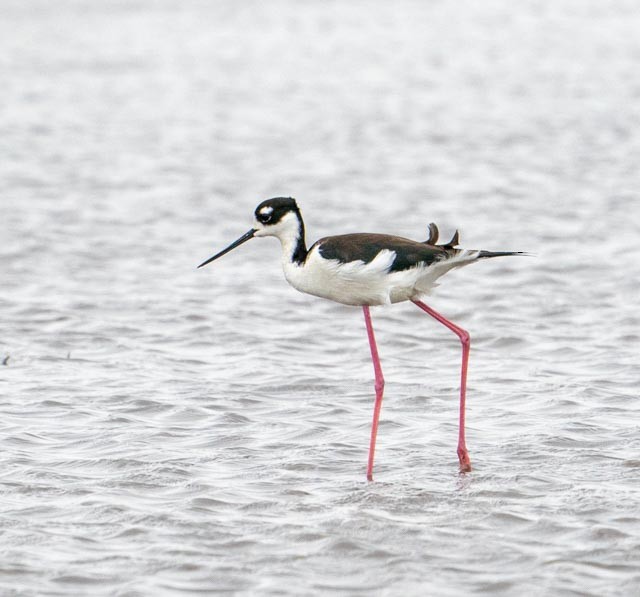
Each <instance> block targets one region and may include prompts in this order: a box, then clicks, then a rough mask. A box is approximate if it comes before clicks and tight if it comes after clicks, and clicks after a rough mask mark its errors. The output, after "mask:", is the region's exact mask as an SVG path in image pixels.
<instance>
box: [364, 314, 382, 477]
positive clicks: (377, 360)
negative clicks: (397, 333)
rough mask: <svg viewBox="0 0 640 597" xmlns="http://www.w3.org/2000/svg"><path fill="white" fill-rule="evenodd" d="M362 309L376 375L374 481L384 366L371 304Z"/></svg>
mask: <svg viewBox="0 0 640 597" xmlns="http://www.w3.org/2000/svg"><path fill="white" fill-rule="evenodd" d="M362 311H363V312H364V322H365V324H366V326H367V335H368V336H369V347H370V348H371V360H372V361H373V371H374V374H375V377H376V385H375V387H376V403H375V405H374V407H373V423H372V424H371V440H370V442H369V462H368V463H367V481H373V455H374V453H375V451H376V436H377V435H378V420H379V419H380V408H381V407H382V393H383V391H384V377H383V376H382V367H381V366H380V358H379V357H378V347H377V346H376V339H375V336H374V335H373V325H372V324H371V314H370V313H369V306H368V305H362Z"/></svg>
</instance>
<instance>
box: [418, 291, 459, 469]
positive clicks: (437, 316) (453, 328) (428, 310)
mask: <svg viewBox="0 0 640 597" xmlns="http://www.w3.org/2000/svg"><path fill="white" fill-rule="evenodd" d="M411 302H413V303H414V304H415V305H416V306H417V307H420V308H421V309H422V310H423V311H424V312H425V313H428V314H429V315H431V317H433V318H434V319H436V320H437V321H439V322H440V323H441V324H442V325H444V326H446V327H448V328H449V329H450V330H451V331H452V332H453V333H454V334H456V336H458V338H460V342H461V343H462V368H461V371H460V426H459V430H458V460H459V461H460V472H463V473H467V472H469V471H470V470H471V460H470V458H469V452H468V450H467V445H466V443H465V437H464V411H465V400H466V394H467V366H468V363H469V348H470V346H471V338H470V337H469V333H468V332H467V331H466V330H463V329H462V328H461V327H458V326H457V325H456V324H455V323H452V322H451V321H449V320H448V319H447V318H446V317H443V316H442V315H440V313H438V312H437V311H434V310H433V309H432V308H431V307H429V306H428V305H425V304H424V303H423V302H422V301H418V300H412V301H411Z"/></svg>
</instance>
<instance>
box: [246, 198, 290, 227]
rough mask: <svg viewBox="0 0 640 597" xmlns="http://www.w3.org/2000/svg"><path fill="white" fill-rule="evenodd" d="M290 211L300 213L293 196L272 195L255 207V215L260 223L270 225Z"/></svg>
mask: <svg viewBox="0 0 640 597" xmlns="http://www.w3.org/2000/svg"><path fill="white" fill-rule="evenodd" d="M291 211H293V212H296V213H300V209H299V208H298V204H297V203H296V200H295V199H294V198H293V197H273V198H272V199H267V200H265V201H263V202H262V203H261V204H260V205H258V207H256V211H255V216H256V220H258V222H260V223H261V224H265V225H270V224H276V223H277V222H279V221H280V220H281V219H282V217H283V216H284V215H285V214H287V213H289V212H291Z"/></svg>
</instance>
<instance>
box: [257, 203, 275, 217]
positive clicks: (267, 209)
mask: <svg viewBox="0 0 640 597" xmlns="http://www.w3.org/2000/svg"><path fill="white" fill-rule="evenodd" d="M272 212H273V207H271V206H270V205H265V206H264V207H263V208H262V209H261V210H260V211H259V212H258V213H260V214H262V215H263V216H268V215H270V214H271V213H272Z"/></svg>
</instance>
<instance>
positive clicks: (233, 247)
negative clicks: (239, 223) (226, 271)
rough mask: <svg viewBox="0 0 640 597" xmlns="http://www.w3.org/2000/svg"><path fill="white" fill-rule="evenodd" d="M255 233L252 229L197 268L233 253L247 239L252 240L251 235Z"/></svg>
mask: <svg viewBox="0 0 640 597" xmlns="http://www.w3.org/2000/svg"><path fill="white" fill-rule="evenodd" d="M255 233H256V231H255V228H252V229H251V230H249V232H247V233H246V234H243V235H242V236H241V237H240V238H239V239H238V240H236V241H234V242H232V243H231V244H230V245H229V246H228V247H227V248H226V249H223V250H222V251H220V253H216V254H215V255H214V256H213V257H209V259H207V260H206V261H203V262H202V263H201V264H200V265H199V266H198V267H202V266H203V265H207V263H211V262H212V261H213V260H214V259H217V258H218V257H222V256H223V255H226V254H227V253H228V252H229V251H233V249H235V248H236V247H239V246H240V245H241V244H242V243H246V242H247V241H248V240H249V239H251V238H253V235H254V234H255Z"/></svg>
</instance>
